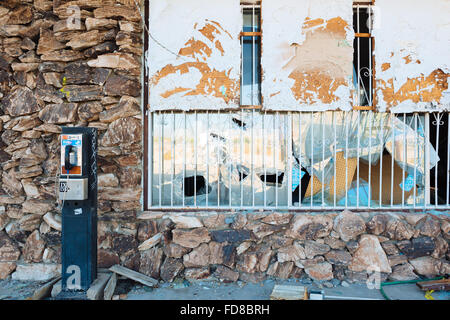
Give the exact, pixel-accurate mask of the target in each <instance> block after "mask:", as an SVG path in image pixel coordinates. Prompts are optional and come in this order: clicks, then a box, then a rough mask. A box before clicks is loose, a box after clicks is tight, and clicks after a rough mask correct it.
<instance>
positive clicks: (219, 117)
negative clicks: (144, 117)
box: [148, 2, 450, 210]
mask: <svg viewBox="0 0 450 320" xmlns="http://www.w3.org/2000/svg"><path fill="white" fill-rule="evenodd" d="M241 8H242V11H241V12H242V19H243V29H242V32H241V34H240V40H241V48H242V51H241V100H240V104H241V107H242V109H241V110H239V111H223V110H222V111H193V112H173V111H171V112H153V113H152V114H151V116H150V117H149V128H150V132H151V137H152V143H151V144H152V145H151V148H150V152H149V158H150V159H152V160H151V161H149V164H150V165H149V170H148V172H149V175H150V179H149V181H150V190H151V191H150V192H149V193H148V202H149V204H150V207H153V208H161V209H165V208H172V209H185V208H193V209H218V208H238V209H262V208H264V209H266V208H269V209H270V208H277V209H289V210H297V209H307V210H312V209H320V210H323V209H331V210H335V209H341V208H351V209H360V208H368V209H409V208H412V209H414V208H416V209H417V208H419V209H422V208H430V207H432V208H435V209H448V208H450V183H449V181H450V157H449V155H450V128H449V126H448V117H449V115H448V113H431V114H428V113H417V112H414V113H401V114H394V113H386V112H385V113H382V112H374V111H373V110H374V108H375V106H376V101H375V100H376V99H375V97H374V93H373V92H374V90H373V89H374V72H373V69H374V60H373V54H372V50H373V48H374V43H375V41H374V38H373V34H372V26H373V17H374V15H373V8H372V6H371V5H370V2H366V3H364V4H362V3H355V5H354V8H353V21H354V24H353V27H354V31H355V40H354V49H355V50H354V62H353V66H354V71H353V85H354V90H353V93H354V96H353V98H354V101H353V105H354V109H355V110H353V111H350V112H342V111H327V112H300V111H299V112H268V111H261V110H257V109H258V108H259V107H261V64H260V58H261V38H262V29H261V8H260V6H259V5H258V4H256V2H255V3H254V4H253V3H251V4H242V6H241ZM271 27H276V26H271ZM245 107H251V108H245ZM247 109H251V110H247Z"/></svg>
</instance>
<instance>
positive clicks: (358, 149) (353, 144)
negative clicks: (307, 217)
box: [293, 111, 439, 184]
mask: <svg viewBox="0 0 450 320" xmlns="http://www.w3.org/2000/svg"><path fill="white" fill-rule="evenodd" d="M293 117H294V120H293V121H294V123H298V126H297V128H294V130H293V144H294V145H293V152H294V156H295V157H296V158H297V159H301V163H302V166H304V167H306V168H307V170H308V172H309V173H310V174H311V175H314V176H315V177H316V178H317V179H319V180H320V182H321V183H322V184H329V183H330V180H331V179H332V178H333V177H334V166H335V160H334V158H335V154H338V153H339V152H343V154H344V158H345V159H351V158H357V157H358V155H359V159H360V160H364V161H366V162H370V163H372V164H377V163H378V161H379V159H380V154H382V150H384V149H386V150H387V151H388V152H389V153H391V154H393V156H394V160H395V161H396V163H397V164H398V165H399V166H400V167H401V168H402V169H404V170H405V171H406V172H408V173H410V174H414V170H415V171H416V179H417V181H419V182H420V181H422V180H423V174H424V172H425V159H424V157H425V155H424V152H423V150H425V148H429V151H430V152H429V155H430V157H429V168H430V169H431V168H433V167H434V166H435V165H436V163H437V162H438V161H439V157H438V156H437V153H436V151H435V149H434V148H433V146H432V145H431V143H430V142H429V141H427V142H426V143H425V139H424V136H423V134H420V132H421V131H420V130H419V129H418V130H417V131H415V130H414V129H413V128H412V127H411V126H410V125H408V123H409V124H411V122H412V119H411V118H407V119H408V120H409V121H408V120H407V123H404V122H403V121H402V120H400V119H399V118H397V117H396V116H395V115H393V114H387V113H369V112H361V113H359V119H358V113H357V112H333V111H329V112H320V113H313V114H311V116H308V115H307V116H305V115H303V116H300V115H298V114H297V115H294V116H293ZM422 121H423V120H422ZM419 122H420V117H419ZM358 123H359V127H358ZM370 123H372V127H371V126H370ZM295 129H297V130H295ZM422 132H423V130H422ZM392 138H393V141H394V145H393V143H392ZM405 148H406V149H407V150H406V157H405V150H404V149H405ZM415 148H416V150H414V149H415ZM414 168H415V169H414Z"/></svg>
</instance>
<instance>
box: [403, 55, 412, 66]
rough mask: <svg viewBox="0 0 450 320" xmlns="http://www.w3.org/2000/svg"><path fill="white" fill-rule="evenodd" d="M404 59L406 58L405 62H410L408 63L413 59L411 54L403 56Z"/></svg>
mask: <svg viewBox="0 0 450 320" xmlns="http://www.w3.org/2000/svg"><path fill="white" fill-rule="evenodd" d="M403 59H404V60H405V64H408V63H410V62H411V61H412V60H411V56H410V55H408V56H406V57H403Z"/></svg>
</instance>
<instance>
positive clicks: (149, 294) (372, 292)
mask: <svg viewBox="0 0 450 320" xmlns="http://www.w3.org/2000/svg"><path fill="white" fill-rule="evenodd" d="M121 283H122V284H121ZM276 284H283V285H298V286H306V287H307V288H308V291H311V290H316V291H317V290H322V291H323V292H324V295H325V300H352V298H353V299H357V300H367V299H370V300H384V298H383V296H382V294H381V292H380V290H377V289H369V288H368V287H367V286H366V284H363V283H361V284H356V283H355V284H347V283H345V282H344V286H343V285H342V284H337V285H336V286H335V287H333V288H324V287H323V286H321V284H319V283H316V282H311V281H305V280H295V279H290V280H265V281H263V282H262V283H259V284H254V283H244V282H241V281H238V282H236V283H220V282H218V281H195V282H188V281H186V280H184V281H177V280H175V282H173V283H170V284H169V283H162V284H160V287H159V288H155V289H152V288H149V287H147V286H144V285H140V284H138V283H135V282H132V281H131V280H119V281H118V286H117V288H119V287H121V288H122V289H121V291H124V292H126V294H125V295H122V297H121V299H124V300H269V299H270V294H271V293H272V290H273V288H274V286H275V285H276ZM42 285H43V283H41V282H31V281H27V282H24V281H15V280H0V300H25V299H27V298H30V297H31V296H32V295H33V293H34V291H35V290H36V289H38V288H39V287H40V286H42ZM130 289H131V290H130ZM384 291H385V293H386V295H387V296H388V297H389V298H390V299H392V300H426V298H425V292H423V291H421V290H420V289H419V288H418V287H417V285H415V284H401V285H393V286H385V287H384ZM116 294H117V291H116ZM432 297H433V298H434V299H435V300H450V292H449V291H446V292H438V291H436V292H433V293H432Z"/></svg>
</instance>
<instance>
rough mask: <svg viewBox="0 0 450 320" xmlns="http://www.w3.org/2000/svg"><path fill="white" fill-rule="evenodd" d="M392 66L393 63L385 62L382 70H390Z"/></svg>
mask: <svg viewBox="0 0 450 320" xmlns="http://www.w3.org/2000/svg"><path fill="white" fill-rule="evenodd" d="M390 67H391V64H390V63H383V64H382V65H381V70H382V71H386V70H388V69H389V68H390Z"/></svg>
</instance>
